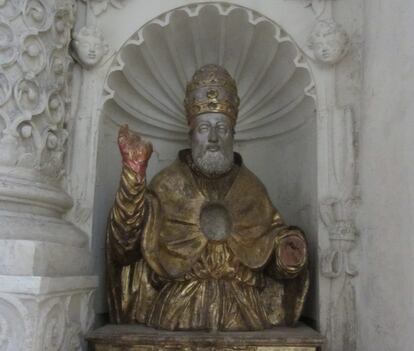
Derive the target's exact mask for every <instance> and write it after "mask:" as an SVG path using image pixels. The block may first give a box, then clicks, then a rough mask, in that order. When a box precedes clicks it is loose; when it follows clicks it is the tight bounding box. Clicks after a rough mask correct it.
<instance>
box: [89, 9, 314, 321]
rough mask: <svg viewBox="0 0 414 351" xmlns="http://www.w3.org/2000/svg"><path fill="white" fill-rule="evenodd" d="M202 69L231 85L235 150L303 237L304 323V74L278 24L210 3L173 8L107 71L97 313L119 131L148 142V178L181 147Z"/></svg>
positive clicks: (309, 88)
mask: <svg viewBox="0 0 414 351" xmlns="http://www.w3.org/2000/svg"><path fill="white" fill-rule="evenodd" d="M208 63H216V64H220V65H222V66H224V67H225V68H226V69H227V70H228V71H229V72H230V74H231V75H232V76H233V77H234V78H235V80H236V82H237V85H238V90H239V96H240V99H241V105H240V112H239V117H238V121H237V125H236V136H235V138H236V145H235V146H236V147H235V148H236V151H238V152H240V153H241V154H242V156H243V159H244V162H245V163H246V165H247V166H248V167H249V168H250V169H251V170H252V171H253V172H254V173H255V174H256V175H257V176H258V177H259V178H260V179H261V180H262V182H263V183H264V184H265V186H266V188H267V190H268V192H269V194H270V197H271V199H272V201H273V203H274V205H275V206H276V207H277V208H278V209H279V211H280V212H281V214H282V216H283V217H284V219H285V221H286V222H288V223H289V224H295V225H298V226H300V227H301V228H303V230H304V231H305V232H306V234H307V238H308V241H309V244H310V248H311V250H310V251H311V271H312V277H313V278H312V284H311V290H310V294H309V297H308V305H307V307H306V309H305V315H306V316H307V317H310V318H311V319H313V320H315V321H316V320H317V319H318V318H317V312H316V311H317V306H316V305H317V292H316V291H317V287H316V281H317V279H316V263H317V246H318V245H317V222H318V221H317V212H318V210H317V126H316V123H317V120H316V103H315V96H314V93H315V89H314V82H313V79H312V75H311V72H310V68H309V66H308V64H307V62H306V60H305V59H304V58H303V56H302V54H301V52H300V50H299V48H298V46H297V45H296V44H295V42H294V41H293V39H292V38H291V37H290V36H289V34H288V33H286V32H285V31H284V30H283V28H281V27H280V26H279V25H277V24H276V23H274V22H272V21H271V20H269V19H268V18H266V17H264V16H262V15H261V14H259V13H257V12H255V11H252V10H250V9H247V8H243V7H239V6H234V5H225V4H219V3H217V4H199V5H194V6H191V5H190V6H185V7H181V8H178V9H175V10H173V11H171V12H168V13H166V14H163V15H161V16H159V17H157V18H155V19H153V20H152V21H150V22H148V23H147V24H146V25H144V26H143V27H141V28H140V29H139V30H137V32H136V33H135V34H133V35H132V36H131V37H130V38H129V39H128V40H127V41H126V42H125V44H124V45H123V46H122V47H121V48H120V50H119V51H118V53H117V55H116V57H115V59H114V61H113V63H112V65H111V67H110V69H109V71H108V74H107V78H106V82H105V89H104V101H105V102H104V104H103V108H102V115H101V124H100V131H99V133H100V136H99V147H98V157H97V159H98V162H97V181H96V195H95V207H94V233H93V240H92V241H93V243H92V246H93V250H94V251H95V254H96V257H97V266H98V269H99V274H100V276H101V284H100V289H101V290H100V291H99V292H98V294H97V296H98V308H97V312H98V313H103V312H104V311H105V298H104V289H105V284H104V275H105V274H104V271H105V264H104V256H105V254H104V247H105V239H104V238H105V235H104V233H105V225H106V216H107V214H108V212H109V210H110V207H111V206H112V203H113V200H114V196H115V192H116V190H117V186H118V182H119V176H120V170H121V160H120V155H119V152H118V147H117V144H116V137H117V132H118V128H119V126H121V125H123V124H126V123H127V124H128V125H129V127H130V128H131V129H132V130H134V131H137V132H139V133H140V134H141V135H142V136H143V137H145V138H147V139H149V140H151V142H152V143H153V145H154V150H155V152H154V154H153V156H152V158H151V161H150V164H149V168H148V176H149V178H150V179H151V178H152V176H153V175H154V174H156V173H157V172H158V171H160V170H161V169H162V168H164V167H165V166H167V165H168V164H170V163H171V162H172V161H173V160H174V159H175V158H176V155H177V152H178V150H180V149H183V148H186V147H188V128H187V123H186V118H185V111H184V106H183V100H184V93H185V86H186V83H187V82H188V81H189V80H190V79H191V77H192V75H193V73H194V71H195V70H196V69H197V68H199V67H201V66H202V65H204V64H208Z"/></svg>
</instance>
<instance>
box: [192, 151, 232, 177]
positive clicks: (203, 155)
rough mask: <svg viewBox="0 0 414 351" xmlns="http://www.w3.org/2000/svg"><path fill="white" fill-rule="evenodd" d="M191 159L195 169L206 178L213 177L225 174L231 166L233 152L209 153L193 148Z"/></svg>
mask: <svg viewBox="0 0 414 351" xmlns="http://www.w3.org/2000/svg"><path fill="white" fill-rule="evenodd" d="M192 157H193V161H194V163H195V165H196V167H197V168H198V169H199V170H200V171H201V172H202V173H203V174H204V175H206V176H209V177H214V176H219V175H222V174H224V173H227V172H228V171H229V170H230V169H231V167H232V166H233V162H234V161H233V150H231V152H230V150H229V152H223V151H222V150H218V151H209V150H205V149H204V148H202V147H193V149H192Z"/></svg>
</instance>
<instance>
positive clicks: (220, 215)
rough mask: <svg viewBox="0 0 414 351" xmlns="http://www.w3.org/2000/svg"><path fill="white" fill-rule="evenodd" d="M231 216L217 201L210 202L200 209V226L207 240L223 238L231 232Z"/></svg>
mask: <svg viewBox="0 0 414 351" xmlns="http://www.w3.org/2000/svg"><path fill="white" fill-rule="evenodd" d="M231 225H232V222H231V216H230V213H229V211H228V210H227V209H226V208H225V207H224V206H223V205H222V204H218V203H210V204H207V205H206V206H204V207H203V208H202V209H201V213H200V228H201V231H202V233H203V234H204V235H205V237H206V238H207V239H209V240H214V241H221V240H225V239H226V238H227V237H228V236H229V235H230V232H231Z"/></svg>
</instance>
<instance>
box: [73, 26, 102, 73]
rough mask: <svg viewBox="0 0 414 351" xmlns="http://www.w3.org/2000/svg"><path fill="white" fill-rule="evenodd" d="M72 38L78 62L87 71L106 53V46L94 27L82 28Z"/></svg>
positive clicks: (98, 31) (100, 34)
mask: <svg viewBox="0 0 414 351" xmlns="http://www.w3.org/2000/svg"><path fill="white" fill-rule="evenodd" d="M73 37H74V40H73V47H74V49H75V51H76V54H77V57H78V60H79V61H80V63H81V64H82V66H84V67H85V68H87V69H90V68H92V67H94V66H95V65H97V64H98V63H99V62H100V61H101V59H102V57H103V56H104V55H105V54H106V53H107V52H108V45H106V44H105V41H104V38H103V35H102V33H101V32H100V30H99V29H98V28H96V27H83V28H82V29H81V30H80V31H79V32H78V33H77V34H75V35H74V36H73Z"/></svg>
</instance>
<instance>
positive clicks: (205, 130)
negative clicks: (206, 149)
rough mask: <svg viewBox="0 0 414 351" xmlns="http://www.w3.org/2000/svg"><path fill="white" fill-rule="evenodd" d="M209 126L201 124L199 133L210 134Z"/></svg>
mask: <svg viewBox="0 0 414 351" xmlns="http://www.w3.org/2000/svg"><path fill="white" fill-rule="evenodd" d="M209 129H210V128H209V126H208V125H207V124H201V125H200V126H199V127H198V131H199V132H200V133H206V132H208V131H209Z"/></svg>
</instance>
